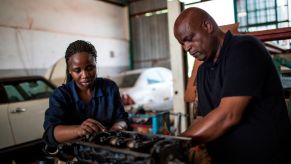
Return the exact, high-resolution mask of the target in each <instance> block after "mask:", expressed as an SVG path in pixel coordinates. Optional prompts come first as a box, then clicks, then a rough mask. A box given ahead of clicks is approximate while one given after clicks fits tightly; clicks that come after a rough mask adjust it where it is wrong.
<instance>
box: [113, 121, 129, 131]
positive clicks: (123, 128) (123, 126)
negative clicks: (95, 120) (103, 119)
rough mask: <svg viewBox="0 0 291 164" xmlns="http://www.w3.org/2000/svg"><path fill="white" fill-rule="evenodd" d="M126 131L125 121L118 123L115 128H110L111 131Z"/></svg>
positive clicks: (114, 125)
mask: <svg viewBox="0 0 291 164" xmlns="http://www.w3.org/2000/svg"><path fill="white" fill-rule="evenodd" d="M126 129H127V123H126V122H125V121H118V122H116V123H114V124H113V126H112V127H111V128H110V130H109V131H114V130H126Z"/></svg>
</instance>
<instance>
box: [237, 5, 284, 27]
mask: <svg viewBox="0 0 291 164" xmlns="http://www.w3.org/2000/svg"><path fill="white" fill-rule="evenodd" d="M235 6H236V9H237V11H236V20H237V22H239V23H240V27H239V31H241V32H252V31H259V30H262V29H264V30H267V29H274V28H282V27H288V26H289V14H290V13H289V12H290V11H288V1H287V0H236V1H235Z"/></svg>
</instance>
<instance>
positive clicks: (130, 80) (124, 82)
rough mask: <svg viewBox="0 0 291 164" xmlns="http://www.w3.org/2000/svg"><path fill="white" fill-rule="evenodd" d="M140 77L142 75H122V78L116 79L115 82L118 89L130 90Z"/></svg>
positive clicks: (117, 77)
mask: <svg viewBox="0 0 291 164" xmlns="http://www.w3.org/2000/svg"><path fill="white" fill-rule="evenodd" d="M139 76H140V73H135V74H128V75H121V76H116V77H114V78H113V80H114V81H115V82H116V84H117V85H118V87H120V88H129V87H133V86H134V84H135V82H136V81H137V79H138V77H139Z"/></svg>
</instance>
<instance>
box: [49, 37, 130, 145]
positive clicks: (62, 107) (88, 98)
mask: <svg viewBox="0 0 291 164" xmlns="http://www.w3.org/2000/svg"><path fill="white" fill-rule="evenodd" d="M96 58H97V53H96V50H95V47H94V46H93V45H92V44H91V43H89V42H86V41H82V40H77V41H75V42H73V43H71V44H70V45H69V47H68V48H67V50H66V55H65V59H66V67H67V71H66V74H67V75H66V78H67V80H66V81H67V82H66V84H64V85H62V86H60V87H58V88H57V89H56V90H55V91H54V93H53V94H52V95H51V97H50V99H49V108H48V109H47V111H46V113H45V122H44V129H45V133H44V141H45V143H46V144H47V145H49V146H56V145H58V144H59V143H64V142H67V141H70V140H74V139H78V138H82V137H85V136H87V135H90V134H92V133H94V132H98V131H106V130H124V129H126V128H127V123H126V122H127V118H128V115H127V113H126V112H125V111H124V107H123V104H122V102H121V99H120V95H119V91H118V87H117V86H116V84H115V83H114V82H113V81H110V80H108V79H103V78H96Z"/></svg>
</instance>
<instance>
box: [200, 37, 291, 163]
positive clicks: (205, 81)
mask: <svg viewBox="0 0 291 164" xmlns="http://www.w3.org/2000/svg"><path fill="white" fill-rule="evenodd" d="M197 86H198V114H199V115H201V116H205V115H206V114H208V113H209V112H211V111H212V110H213V109H214V108H216V107H217V106H218V105H219V103H220V100H221V98H223V97H230V96H252V99H251V101H250V103H249V104H248V105H247V107H246V109H245V111H244V113H243V116H242V118H241V121H240V123H239V124H237V125H235V126H234V127H232V128H231V129H229V130H228V131H227V132H226V133H225V134H224V135H222V136H221V137H219V138H217V139H216V140H214V141H212V142H210V143H207V145H206V146H207V149H208V152H209V154H210V156H211V157H212V160H213V163H248V164H249V163H264V164H266V163H285V161H286V160H289V161H290V158H289V159H288V156H291V154H290V153H291V144H290V142H291V126H290V122H289V119H288V112H287V109H286V104H285V100H284V96H283V89H282V85H281V82H280V78H279V76H278V73H277V72H276V69H275V66H274V64H273V62H272V58H271V57H270V55H269V53H268V52H267V50H266V48H265V47H264V46H263V44H261V43H260V42H259V41H258V40H257V39H255V38H254V37H251V36H232V34H231V33H230V32H228V33H227V34H226V36H225V39H224V43H223V46H222V48H221V51H220V55H219V57H218V60H217V62H216V63H213V62H212V61H205V62H204V63H203V64H202V65H201V66H200V68H199V70H198V75H197ZM283 161H284V162H283ZM288 163H291V162H288Z"/></svg>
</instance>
